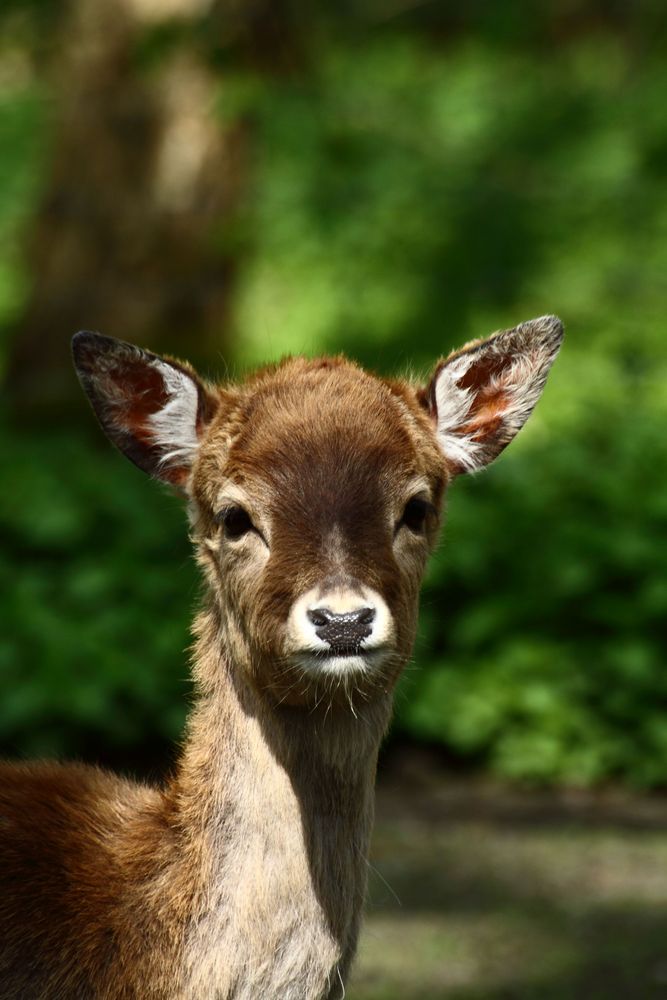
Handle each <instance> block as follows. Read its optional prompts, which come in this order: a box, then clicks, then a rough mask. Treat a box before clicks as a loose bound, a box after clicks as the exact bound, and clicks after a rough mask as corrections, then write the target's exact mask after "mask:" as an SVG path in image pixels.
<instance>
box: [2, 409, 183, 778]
mask: <svg viewBox="0 0 667 1000" xmlns="http://www.w3.org/2000/svg"><path fill="white" fill-rule="evenodd" d="M0 480H1V481H2V482H3V484H4V489H3V490H2V492H1V493H0V593H2V631H1V632H0V676H1V677H2V684H3V694H2V700H1V703H0V733H1V736H0V747H1V748H2V750H3V751H4V752H5V753H12V754H16V753H22V754H26V755H29V756H35V755H36V756H40V755H51V754H53V753H58V754H66V755H73V754H82V753H83V754H86V753H90V752H91V751H92V752H93V755H97V756H102V757H104V756H105V755H107V756H109V759H112V760H113V759H121V758H124V757H127V758H128V760H130V759H131V758H132V756H137V757H139V756H141V755H143V756H144V757H145V758H146V760H147V761H149V762H151V763H152V762H153V759H154V756H156V755H159V752H160V751H162V752H164V748H165V744H166V743H167V742H168V741H169V740H171V739H173V738H174V737H175V736H176V735H177V734H178V732H179V730H180V728H181V725H182V722H183V717H184V713H185V708H186V700H187V695H188V693H189V681H188V672H187V656H186V653H185V648H186V646H187V644H188V619H189V617H190V614H191V611H192V610H193V608H194V606H195V604H196V596H197V592H198V591H197V585H196V573H195V567H194V563H193V560H192V559H191V556H190V551H189V545H188V541H187V531H186V528H185V524H184V518H183V516H182V511H181V510H180V506H181V505H180V503H179V502H178V501H177V500H176V499H175V498H173V497H171V496H168V495H167V494H166V492H165V491H164V490H161V489H160V488H159V487H157V486H155V485H153V484H151V483H150V482H149V481H148V480H147V479H146V477H144V475H143V474H142V473H140V472H139V471H138V470H137V469H135V468H134V467H132V466H130V465H129V463H124V462H123V460H122V459H120V458H119V457H118V456H117V455H116V454H115V453H114V452H113V450H112V449H111V447H109V448H108V449H104V450H103V451H95V449H94V447H93V445H92V442H91V440H90V438H88V437H86V436H85V435H83V436H82V435H79V436H78V437H77V436H75V435H73V434H71V433H63V432H55V433H54V432H49V431H48V429H44V431H43V432H42V433H41V434H35V433H34V432H32V433H27V434H26V433H21V432H20V431H17V430H14V431H12V433H11V434H7V433H3V434H2V437H1V438H0ZM105 748H106V750H105Z"/></svg>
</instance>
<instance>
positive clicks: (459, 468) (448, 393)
mask: <svg viewBox="0 0 667 1000" xmlns="http://www.w3.org/2000/svg"><path fill="white" fill-rule="evenodd" d="M562 340H563V324H562V323H561V321H560V320H559V319H558V318H557V317H556V316H541V317H540V318H539V319H533V320H530V321H529V322H528V323H522V324H521V325H520V326H517V327H514V329H513V330H503V331H502V332H501V333H497V334H495V335H494V336H493V337H490V338H489V339H488V340H482V341H475V342H473V343H471V344H468V345H466V346H465V347H463V348H462V349H461V350H460V351H455V352H454V353H453V354H451V355H450V356H449V357H448V358H446V359H445V360H444V361H441V362H440V364H439V365H438V367H437V368H436V371H435V374H434V376H433V378H432V380H431V383H430V385H429V387H428V390H427V402H428V406H429V408H430V410H431V413H432V414H433V416H434V418H435V422H436V433H437V436H438V441H439V443H440V447H441V448H442V450H443V452H444V454H445V458H446V459H447V464H448V466H449V469H450V472H451V473H452V474H453V475H457V474H459V473H461V472H472V471H475V470H477V469H481V468H482V467H483V466H485V465H488V463H489V462H491V461H492V460H493V459H494V458H495V457H496V456H497V455H499V454H500V452H501V451H502V450H503V448H505V447H506V445H508V444H509V443H510V441H511V440H512V438H513V437H514V435H515V434H516V433H517V432H518V431H519V430H521V428H522V427H523V425H524V423H525V422H526V420H527V419H528V417H529V416H530V414H531V413H532V410H533V407H534V406H535V404H536V403H537V401H538V399H539V398H540V395H541V394H542V390H543V389H544V385H545V382H546V379H547V375H548V373H549V369H550V368H551V365H552V364H553V361H554V359H555V357H556V355H557V354H558V350H559V348H560V345H561V342H562Z"/></svg>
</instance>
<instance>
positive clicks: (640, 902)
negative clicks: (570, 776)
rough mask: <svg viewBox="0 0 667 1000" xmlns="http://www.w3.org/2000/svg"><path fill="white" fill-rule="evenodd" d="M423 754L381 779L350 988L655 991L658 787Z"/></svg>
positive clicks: (476, 993)
mask: <svg viewBox="0 0 667 1000" xmlns="http://www.w3.org/2000/svg"><path fill="white" fill-rule="evenodd" d="M421 763H423V762H419V761H415V760H414V758H413V760H412V763H410V762H408V763H407V765H402V767H401V771H400V772H397V770H396V769H392V771H391V773H390V774H388V775H386V776H385V778H384V780H381V781H380V785H379V789H378V808H377V824H376V833H375V838H374V845H373V851H372V856H371V861H372V865H373V869H374V870H373V871H372V873H371V897H370V903H369V906H368V910H367V919H366V924H365V930H364V933H363V936H362V941H361V946H360V950H359V955H358V959H357V963H356V968H355V974H354V976H353V978H352V981H351V983H350V985H349V988H348V1000H440V998H446V1000H501V998H502V1000H514V998H516V1000H528V998H538V997H539V998H541V1000H603V998H604V1000H611V998H613V1000H616V998H633V1000H635V998H637V1000H645V998H646V1000H650V998H658V997H661V998H667V799H664V798H662V799H661V798H659V797H652V798H646V799H644V798H640V797H632V796H629V795H627V794H624V793H619V792H605V793H595V794H591V793H576V794H575V793H556V794H549V793H538V792H517V791H512V792H508V791H504V790H502V789H499V788H497V787H494V786H491V785H479V784H475V783H472V784H471V783H467V782H462V781H461V779H455V780H453V779H452V780H450V779H446V778H445V779H443V778H442V777H439V778H438V777H436V776H435V773H434V771H433V769H432V768H428V767H422V766H421Z"/></svg>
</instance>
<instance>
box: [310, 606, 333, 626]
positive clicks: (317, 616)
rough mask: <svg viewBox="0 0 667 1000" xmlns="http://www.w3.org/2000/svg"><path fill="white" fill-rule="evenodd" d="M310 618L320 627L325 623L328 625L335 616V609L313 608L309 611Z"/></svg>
mask: <svg viewBox="0 0 667 1000" xmlns="http://www.w3.org/2000/svg"><path fill="white" fill-rule="evenodd" d="M306 613H307V615H308V620H309V621H311V622H312V623H313V625H314V626H315V627H316V628H318V627H320V628H322V627H323V626H324V625H328V624H329V622H330V621H331V619H332V618H334V617H335V615H334V613H333V611H329V609H328V608H313V609H310V610H308V611H307V612H306Z"/></svg>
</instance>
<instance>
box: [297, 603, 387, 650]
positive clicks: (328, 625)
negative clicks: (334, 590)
mask: <svg viewBox="0 0 667 1000" xmlns="http://www.w3.org/2000/svg"><path fill="white" fill-rule="evenodd" d="M307 614H308V618H309V619H310V621H311V622H312V623H313V625H314V626H315V635H316V636H317V637H318V639H323V640H324V642H328V643H329V645H330V646H331V650H332V652H334V653H340V654H341V655H342V654H344V653H350V652H356V651H358V649H359V644H360V643H361V642H362V640H363V639H367V638H368V636H369V635H370V634H371V632H372V631H373V619H374V618H375V608H358V609H357V610H356V611H346V612H344V613H343V614H338V613H337V612H336V611H330V610H329V608H313V609H312V610H311V611H308V612H307Z"/></svg>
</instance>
